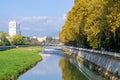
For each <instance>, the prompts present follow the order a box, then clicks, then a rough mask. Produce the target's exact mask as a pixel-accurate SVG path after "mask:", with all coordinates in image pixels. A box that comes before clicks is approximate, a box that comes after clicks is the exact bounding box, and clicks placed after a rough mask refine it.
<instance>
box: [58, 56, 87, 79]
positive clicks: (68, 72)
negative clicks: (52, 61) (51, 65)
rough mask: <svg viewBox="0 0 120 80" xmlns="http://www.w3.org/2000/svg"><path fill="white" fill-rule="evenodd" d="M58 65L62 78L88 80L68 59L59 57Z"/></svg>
mask: <svg viewBox="0 0 120 80" xmlns="http://www.w3.org/2000/svg"><path fill="white" fill-rule="evenodd" d="M59 65H60V67H61V69H62V80H88V79H87V78H86V77H85V76H84V75H83V74H82V73H81V72H80V71H79V70H78V69H77V68H76V67H75V66H74V65H73V64H71V63H70V61H69V60H68V59H66V58H63V59H61V60H60V62H59Z"/></svg>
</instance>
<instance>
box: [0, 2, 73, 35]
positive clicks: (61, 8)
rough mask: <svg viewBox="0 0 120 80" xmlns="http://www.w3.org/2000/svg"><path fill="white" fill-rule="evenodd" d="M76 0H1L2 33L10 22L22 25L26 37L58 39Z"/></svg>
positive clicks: (0, 28) (0, 30)
mask: <svg viewBox="0 0 120 80" xmlns="http://www.w3.org/2000/svg"><path fill="white" fill-rule="evenodd" d="M73 4H74V0H0V32H8V22H9V21H12V20H15V21H17V22H18V23H20V25H21V26H20V28H21V32H22V35H24V36H53V37H57V36H58V34H59V32H60V31H61V29H62V26H63V25H64V23H65V21H66V18H65V16H66V15H67V13H68V12H69V11H70V10H71V8H72V6H73Z"/></svg>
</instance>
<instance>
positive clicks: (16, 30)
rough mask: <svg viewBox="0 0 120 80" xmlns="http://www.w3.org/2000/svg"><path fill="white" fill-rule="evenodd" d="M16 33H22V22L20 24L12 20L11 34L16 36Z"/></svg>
mask: <svg viewBox="0 0 120 80" xmlns="http://www.w3.org/2000/svg"><path fill="white" fill-rule="evenodd" d="M16 34H21V31H20V24H18V23H17V22H16V21H10V22H9V35H10V36H14V35H16Z"/></svg>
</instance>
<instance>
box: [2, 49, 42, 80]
mask: <svg viewBox="0 0 120 80" xmlns="http://www.w3.org/2000/svg"><path fill="white" fill-rule="evenodd" d="M42 50H43V49H42V48H40V47H24V48H15V49H10V50H6V51H0V80H16V79H17V77H18V76H19V75H20V74H22V73H23V72H25V71H27V70H28V69H30V68H31V67H33V66H34V65H35V64H36V63H37V62H38V61H40V60H42V58H41V56H40V55H38V53H39V52H40V51H42Z"/></svg>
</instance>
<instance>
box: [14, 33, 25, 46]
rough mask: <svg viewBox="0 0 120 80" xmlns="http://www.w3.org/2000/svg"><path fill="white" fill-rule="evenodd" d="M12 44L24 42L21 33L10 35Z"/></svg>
mask: <svg viewBox="0 0 120 80" xmlns="http://www.w3.org/2000/svg"><path fill="white" fill-rule="evenodd" d="M12 44H13V45H22V44H24V38H23V37H22V35H19V34H17V35H14V36H13V37H12Z"/></svg>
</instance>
